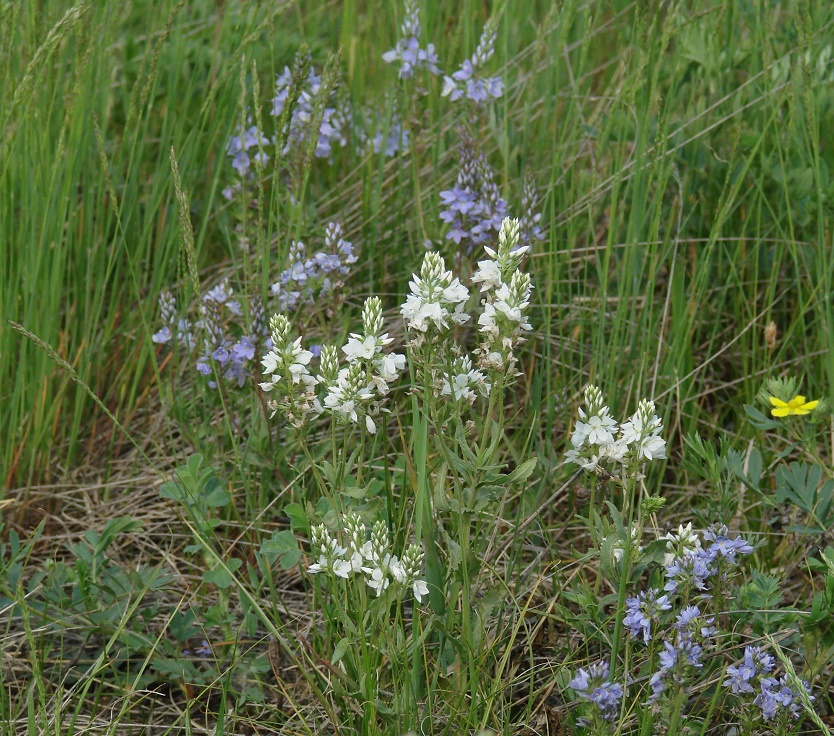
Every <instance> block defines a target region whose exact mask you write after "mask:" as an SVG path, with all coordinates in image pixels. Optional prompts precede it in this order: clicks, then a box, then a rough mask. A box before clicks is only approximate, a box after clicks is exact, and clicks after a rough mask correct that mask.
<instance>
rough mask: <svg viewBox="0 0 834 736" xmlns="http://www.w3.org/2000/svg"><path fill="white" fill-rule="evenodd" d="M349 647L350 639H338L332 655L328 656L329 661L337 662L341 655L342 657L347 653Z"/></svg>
mask: <svg viewBox="0 0 834 736" xmlns="http://www.w3.org/2000/svg"><path fill="white" fill-rule="evenodd" d="M349 647H350V639H348V638H344V639H339V643H338V644H336V648H335V649H334V650H333V656H332V657H331V658H330V662H331V663H332V664H336V663H338V662H339V661H340V660H341V659H342V657H344V656H345V654H347V652H348V648H349Z"/></svg>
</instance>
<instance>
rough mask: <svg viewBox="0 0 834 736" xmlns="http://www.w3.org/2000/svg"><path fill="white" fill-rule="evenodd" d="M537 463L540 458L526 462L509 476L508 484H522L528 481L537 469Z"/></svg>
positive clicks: (532, 458)
mask: <svg viewBox="0 0 834 736" xmlns="http://www.w3.org/2000/svg"><path fill="white" fill-rule="evenodd" d="M537 462H538V458H535V457H531V458H530V459H529V460H527V461H526V462H523V463H522V464H521V465H519V466H518V467H517V468H516V469H515V470H513V472H512V473H510V474H509V475H508V476H507V483H521V482H522V481H525V480H527V479H528V478H529V477H530V476H531V475H532V473H533V471H534V470H535V469H536V463H537Z"/></svg>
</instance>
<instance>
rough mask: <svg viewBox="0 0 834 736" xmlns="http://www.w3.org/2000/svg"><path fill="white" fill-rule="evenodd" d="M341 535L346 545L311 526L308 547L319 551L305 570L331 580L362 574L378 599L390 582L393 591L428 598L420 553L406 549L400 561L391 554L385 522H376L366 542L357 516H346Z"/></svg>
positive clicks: (416, 547)
mask: <svg viewBox="0 0 834 736" xmlns="http://www.w3.org/2000/svg"><path fill="white" fill-rule="evenodd" d="M341 536H342V537H343V538H344V541H345V545H344V546H342V545H341V544H340V543H339V540H338V539H336V538H335V537H333V536H332V535H331V533H330V531H329V530H328V529H327V528H326V527H325V526H324V524H319V525H318V526H314V527H313V529H312V534H311V540H310V542H311V545H312V547H313V549H314V550H317V551H318V552H319V558H318V562H315V563H313V564H312V565H310V567H308V568H307V572H309V573H312V574H317V573H325V574H327V575H330V576H331V577H339V578H344V579H348V578H349V577H351V576H352V575H354V574H362V575H364V576H365V581H366V582H367V583H368V586H369V587H370V588H373V590H374V591H375V592H376V595H377V597H379V596H381V595H382V594H383V593H384V592H385V591H386V590H388V588H389V587H390V586H391V583H392V582H393V583H394V589H397V590H400V589H401V590H407V589H409V588H410V589H411V591H412V593H413V594H414V597H415V598H416V599H417V601H418V602H422V600H423V596H425V595H428V592H429V588H428V585H427V584H426V581H425V580H422V579H421V577H420V574H421V570H422V564H423V551H422V550H421V549H420V547H419V545H416V544H412V545H410V546H409V547H407V548H406V550H405V553H404V554H403V556H402V559H400V558H399V557H397V556H396V555H392V554H391V551H390V550H391V541H390V539H389V537H388V530H387V528H386V526H385V522H384V521H377V522H376V523H375V524H374V526H373V529H372V530H371V535H370V539H367V530H366V528H365V524H364V523H363V522H362V520H361V518H360V517H359V515H358V514H356V513H350V514H347V515H346V516H345V517H344V520H343V528H342V534H341Z"/></svg>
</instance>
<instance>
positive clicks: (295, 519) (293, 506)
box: [284, 503, 310, 532]
mask: <svg viewBox="0 0 834 736" xmlns="http://www.w3.org/2000/svg"><path fill="white" fill-rule="evenodd" d="M284 513H285V514H286V515H287V517H288V518H289V520H290V528H291V529H295V530H296V531H304V532H306V531H309V529H310V522H309V520H308V519H307V514H306V513H305V511H304V507H303V506H301V504H298V503H290V504H287V505H286V506H284Z"/></svg>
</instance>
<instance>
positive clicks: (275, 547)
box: [261, 529, 301, 570]
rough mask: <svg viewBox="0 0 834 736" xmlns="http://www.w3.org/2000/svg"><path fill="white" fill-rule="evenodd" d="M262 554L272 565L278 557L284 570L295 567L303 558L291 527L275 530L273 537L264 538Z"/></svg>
mask: <svg viewBox="0 0 834 736" xmlns="http://www.w3.org/2000/svg"><path fill="white" fill-rule="evenodd" d="M261 554H262V555H263V556H264V557H265V558H266V559H267V560H268V561H269V564H270V565H271V564H273V563H274V562H275V560H276V559H277V560H278V563H279V564H280V565H281V567H282V568H283V569H284V570H289V569H290V568H292V567H295V565H296V564H298V561H299V559H301V550H300V549H298V541H297V540H296V538H295V535H294V534H293V533H292V532H291V531H290V530H289V529H284V530H283V531H280V532H273V533H272V538H271V539H266V540H264V541H263V542H262V543H261Z"/></svg>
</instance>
